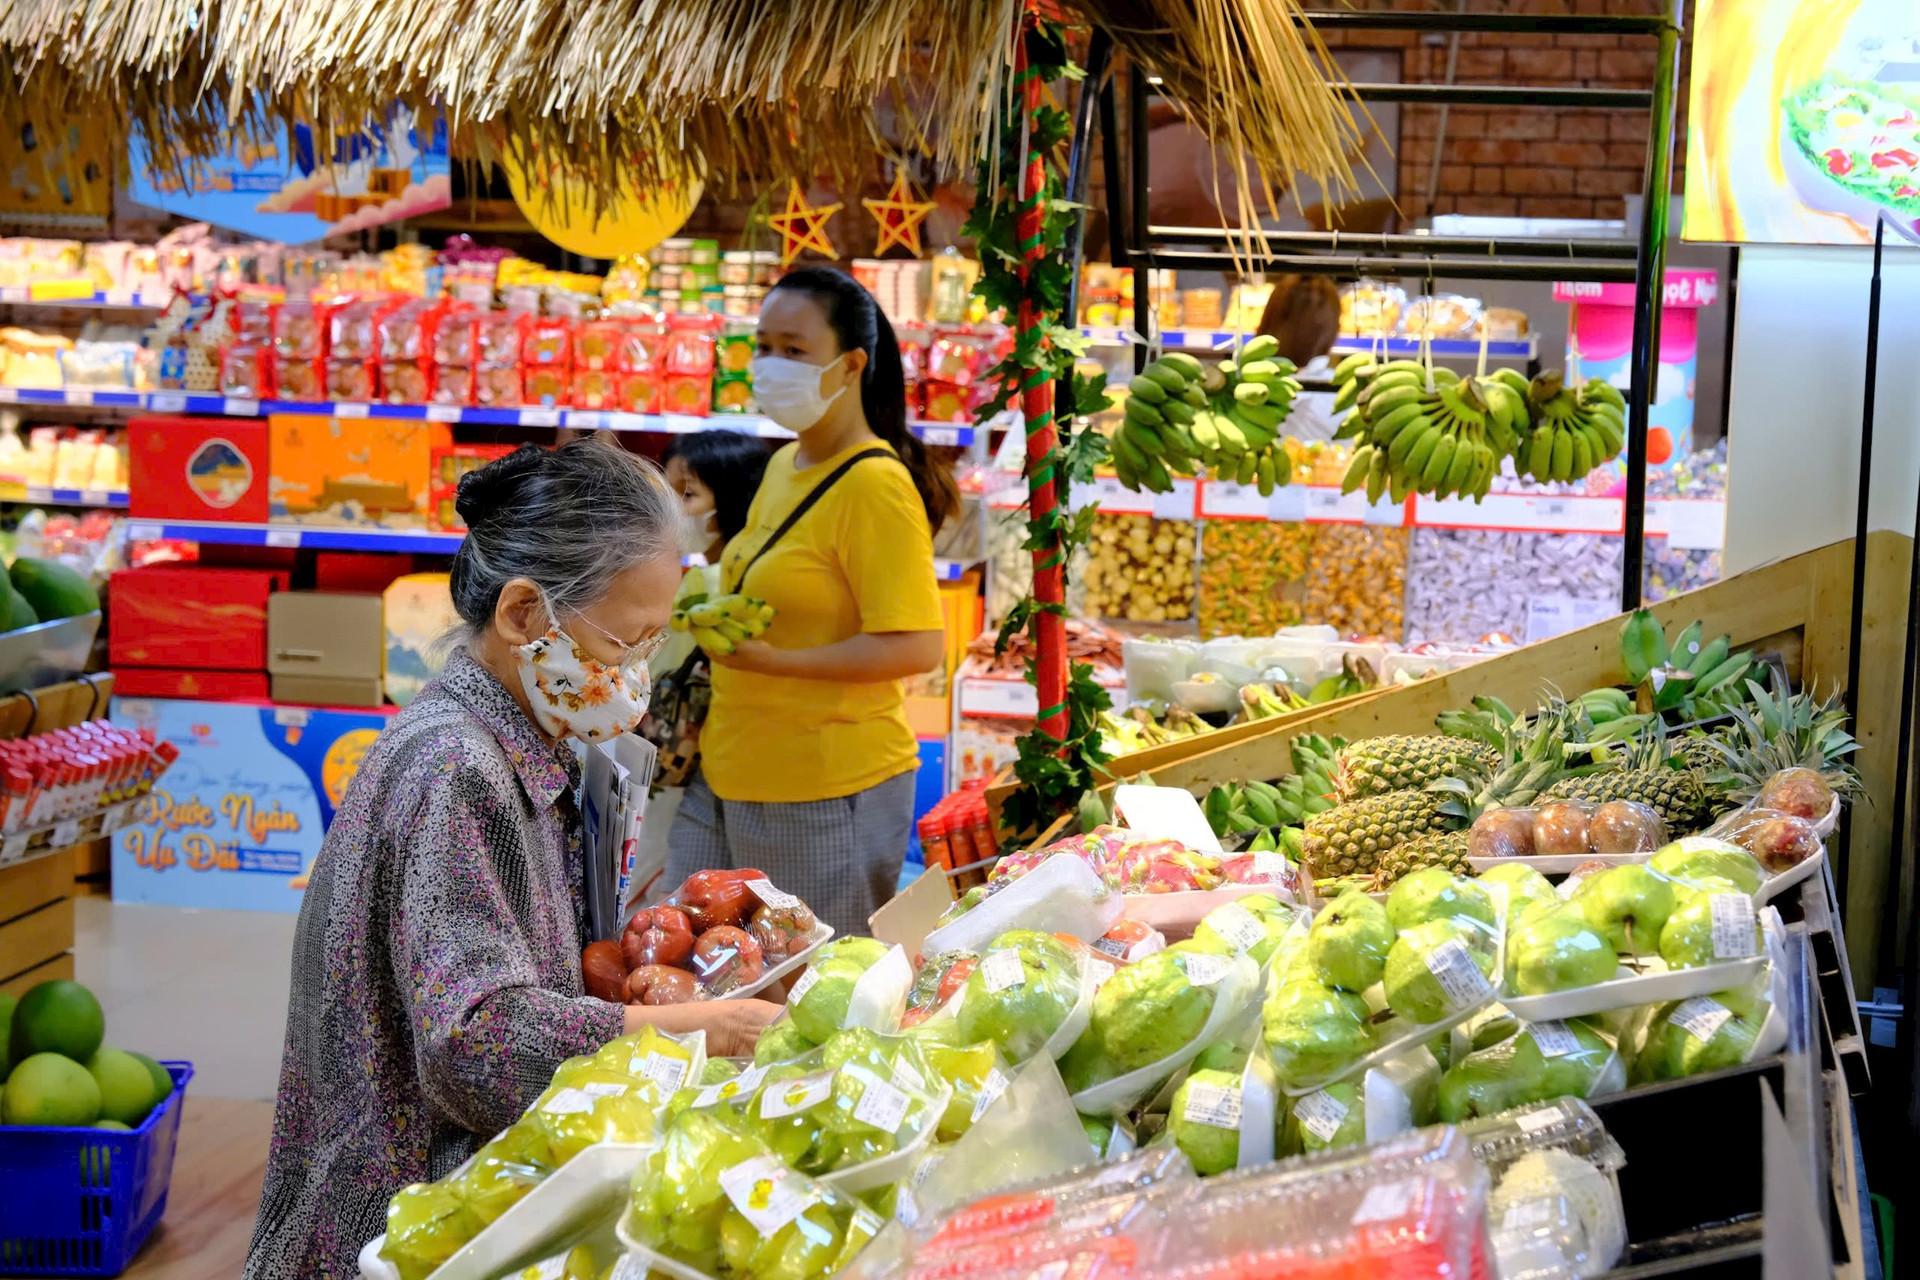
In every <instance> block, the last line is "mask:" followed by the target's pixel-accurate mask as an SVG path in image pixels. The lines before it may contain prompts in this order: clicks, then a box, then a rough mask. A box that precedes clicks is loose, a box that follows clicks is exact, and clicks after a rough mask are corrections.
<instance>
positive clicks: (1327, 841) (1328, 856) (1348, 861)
mask: <svg viewBox="0 0 1920 1280" xmlns="http://www.w3.org/2000/svg"><path fill="white" fill-rule="evenodd" d="M1446 828H1447V822H1446V819H1445V817H1444V816H1443V815H1442V814H1441V812H1440V797H1439V796H1437V795H1434V794H1433V793H1432V792H1428V791H1412V790H1409V791H1389V792H1387V793H1386V794H1385V795H1370V796H1366V797H1365V798H1363V799H1359V800H1349V801H1347V802H1346V803H1345V804H1342V805H1338V806H1336V807H1334V808H1332V809H1328V810H1327V811H1326V812H1324V813H1316V814H1313V815H1312V816H1311V817H1309V818H1308V819H1307V822H1306V843H1305V845H1304V846H1303V855H1304V857H1305V859H1306V862H1307V865H1308V866H1309V867H1311V868H1312V870H1313V878H1314V879H1316V880H1319V879H1325V878H1327V877H1329V876H1352V875H1361V874H1365V873H1369V872H1372V871H1375V870H1377V869H1378V868H1379V866H1380V859H1381V857H1382V856H1383V855H1384V854H1386V853H1387V852H1388V851H1389V850H1392V849H1394V848H1396V847H1397V846H1399V845H1403V844H1405V843H1407V841H1409V840H1412V839H1414V838H1415V837H1416V836H1424V835H1427V834H1428V833H1430V832H1437V831H1444V830H1446Z"/></svg>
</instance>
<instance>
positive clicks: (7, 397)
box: [0, 387, 20, 404]
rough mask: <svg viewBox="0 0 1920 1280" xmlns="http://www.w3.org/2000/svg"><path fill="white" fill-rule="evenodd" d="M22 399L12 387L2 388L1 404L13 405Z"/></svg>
mask: <svg viewBox="0 0 1920 1280" xmlns="http://www.w3.org/2000/svg"><path fill="white" fill-rule="evenodd" d="M19 398H20V393H19V392H18V391H16V390H14V389H13V388H12V387H0V404H12V403H14V402H15V401H16V400H18V399H19Z"/></svg>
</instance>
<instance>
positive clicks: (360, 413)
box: [333, 400, 368, 418]
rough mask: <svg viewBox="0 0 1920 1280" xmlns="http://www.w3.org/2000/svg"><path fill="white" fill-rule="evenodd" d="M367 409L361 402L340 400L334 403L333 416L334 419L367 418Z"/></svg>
mask: <svg viewBox="0 0 1920 1280" xmlns="http://www.w3.org/2000/svg"><path fill="white" fill-rule="evenodd" d="M367 409H368V406H367V405H366V403H365V402H363V401H359V400H340V401H337V402H335V404H334V406H333V416H334V417H336V418H364V417H366V416H367Z"/></svg>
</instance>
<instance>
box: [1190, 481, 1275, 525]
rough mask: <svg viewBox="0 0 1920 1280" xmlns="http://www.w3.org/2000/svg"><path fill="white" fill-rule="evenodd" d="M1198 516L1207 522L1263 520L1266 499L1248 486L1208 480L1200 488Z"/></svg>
mask: <svg viewBox="0 0 1920 1280" xmlns="http://www.w3.org/2000/svg"><path fill="white" fill-rule="evenodd" d="M1200 514H1201V515H1202V516H1204V517H1206V518H1207V519H1209V520H1265V519H1266V518H1267V499H1266V498H1264V497H1262V496H1261V494H1260V490H1259V489H1258V488H1256V487H1255V486H1253V485H1250V484H1235V483H1234V482H1232V481H1231V480H1209V481H1207V482H1206V483H1205V484H1203V485H1201V486H1200Z"/></svg>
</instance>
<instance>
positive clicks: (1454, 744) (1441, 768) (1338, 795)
mask: <svg viewBox="0 0 1920 1280" xmlns="http://www.w3.org/2000/svg"><path fill="white" fill-rule="evenodd" d="M1496 758H1497V753H1496V752H1495V751H1494V749H1493V748H1492V747H1489V746H1487V745H1485V744H1484V743H1479V742H1474V741H1471V740H1469V739H1466V738H1453V737H1442V736H1438V735H1433V734H1428V735H1420V736H1416V735H1413V734H1394V735H1392V736H1390V737H1385V738H1365V739H1362V740H1361V741H1359V742H1355V743H1352V744H1351V745H1349V746H1346V747H1343V748H1341V749H1340V751H1339V752H1338V753H1337V754H1336V755H1335V756H1334V775H1333V786H1334V798H1335V799H1337V800H1339V801H1341V802H1343V803H1344V802H1347V801H1351V800H1361V799H1364V798H1366V797H1368V796H1379V795H1385V794H1387V793H1388V792H1391V791H1415V790H1418V789H1419V788H1421V787H1424V786H1426V785H1427V784H1428V783H1430V782H1437V781H1439V780H1440V779H1441V778H1444V777H1447V776H1449V775H1451V774H1454V773H1458V772H1460V771H1461V770H1463V769H1485V768H1490V767H1491V766H1492V765H1493V763H1494V761H1495V759H1496Z"/></svg>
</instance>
